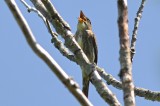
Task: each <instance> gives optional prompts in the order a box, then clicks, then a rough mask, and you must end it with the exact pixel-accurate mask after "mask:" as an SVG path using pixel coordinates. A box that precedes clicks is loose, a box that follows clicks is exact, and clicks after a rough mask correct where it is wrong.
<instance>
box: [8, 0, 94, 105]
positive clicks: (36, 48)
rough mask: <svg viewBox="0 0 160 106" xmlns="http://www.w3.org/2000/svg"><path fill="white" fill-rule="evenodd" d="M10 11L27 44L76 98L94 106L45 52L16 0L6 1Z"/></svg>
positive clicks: (84, 103)
mask: <svg viewBox="0 0 160 106" xmlns="http://www.w3.org/2000/svg"><path fill="white" fill-rule="evenodd" d="M5 1H6V3H7V5H8V7H9V9H10V11H11V12H12V14H13V15H14V18H15V19H16V21H17V23H18V25H19V27H20V28H21V30H22V32H23V34H24V35H25V38H26V40H27V43H28V44H29V46H30V47H31V48H32V50H33V51H34V52H35V53H36V54H37V56H39V57H40V58H41V59H42V60H43V61H44V62H45V63H46V64H47V65H48V66H49V67H50V69H51V70H52V72H54V73H55V74H56V76H57V77H58V78H59V80H60V81H61V82H62V83H63V84H64V85H65V86H66V87H67V88H68V90H69V91H70V92H71V93H72V94H73V95H74V96H75V98H76V99H77V100H78V101H79V103H80V104H82V105H83V106H93V105H92V104H91V102H90V101H89V100H88V99H87V98H86V97H85V95H84V94H83V93H82V91H81V90H80V88H79V86H78V84H77V83H76V82H75V81H74V80H73V79H71V78H70V77H69V76H68V75H67V74H66V73H65V72H64V71H63V70H62V68H61V67H60V66H59V65H58V64H57V63H56V61H55V60H54V59H53V58H52V57H51V56H50V55H49V53H48V52H47V51H45V50H44V49H43V48H42V47H41V46H40V45H39V44H38V43H37V41H36V39H35V37H34V35H33V33H32V31H31V29H30V28H29V26H28V24H27V22H26V20H25V18H24V17H23V15H22V14H21V12H20V10H19V8H18V7H17V5H16V3H15V1H14V0H5Z"/></svg>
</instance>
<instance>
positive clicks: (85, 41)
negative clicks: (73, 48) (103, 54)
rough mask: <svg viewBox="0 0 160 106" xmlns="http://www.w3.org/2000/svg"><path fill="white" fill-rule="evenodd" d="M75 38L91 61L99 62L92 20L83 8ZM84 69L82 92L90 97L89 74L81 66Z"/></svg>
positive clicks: (93, 62)
mask: <svg viewBox="0 0 160 106" xmlns="http://www.w3.org/2000/svg"><path fill="white" fill-rule="evenodd" d="M75 40H76V41H77V43H78V44H79V46H80V47H81V49H82V50H83V52H84V53H85V54H86V56H87V57H88V59H89V61H90V63H92V64H97V60H98V48H97V41H96V36H95V34H94V33H93V31H92V25H91V21H90V20H89V18H88V17H86V16H85V15H84V13H83V12H82V10H81V11H80V16H79V17H78V24H77V31H76V33H75ZM81 69H82V86H83V87H82V92H83V93H84V95H85V96H86V97H88V91H89V79H90V78H89V76H87V74H86V72H85V68H84V67H83V66H81Z"/></svg>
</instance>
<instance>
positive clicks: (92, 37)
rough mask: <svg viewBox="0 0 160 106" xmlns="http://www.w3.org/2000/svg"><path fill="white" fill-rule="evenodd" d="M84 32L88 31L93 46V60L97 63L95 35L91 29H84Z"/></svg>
mask: <svg viewBox="0 0 160 106" xmlns="http://www.w3.org/2000/svg"><path fill="white" fill-rule="evenodd" d="M86 33H88V34H87V35H89V36H88V37H89V39H90V41H91V43H92V45H93V47H94V55H95V59H94V62H95V63H96V64H97V61H98V47H97V41H96V36H95V34H94V33H93V32H92V31H91V30H86Z"/></svg>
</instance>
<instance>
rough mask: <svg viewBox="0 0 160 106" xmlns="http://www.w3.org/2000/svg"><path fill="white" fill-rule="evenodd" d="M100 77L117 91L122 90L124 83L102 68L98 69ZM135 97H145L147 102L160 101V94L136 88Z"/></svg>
mask: <svg viewBox="0 0 160 106" xmlns="http://www.w3.org/2000/svg"><path fill="white" fill-rule="evenodd" d="M96 68H97V71H98V73H99V75H100V76H101V77H102V78H103V79H104V80H105V81H106V82H107V84H108V85H112V86H114V87H115V88H117V89H122V83H121V82H120V81H118V80H117V79H115V78H114V77H113V76H112V75H110V74H108V73H106V71H105V70H104V69H102V68H100V67H98V66H97V67H96ZM134 92H135V95H137V96H140V97H144V98H145V99H147V100H152V101H160V92H158V91H151V90H149V89H145V88H139V87H134Z"/></svg>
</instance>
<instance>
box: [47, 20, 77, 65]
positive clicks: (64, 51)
mask: <svg viewBox="0 0 160 106" xmlns="http://www.w3.org/2000/svg"><path fill="white" fill-rule="evenodd" d="M46 23H47V26H48V30H49V33H50V34H51V36H52V40H51V42H52V43H54V45H55V47H56V48H57V49H58V50H59V51H60V52H61V54H62V55H63V56H65V57H67V58H68V59H69V60H71V61H73V62H76V63H77V61H76V59H75V56H74V55H72V54H71V53H70V52H69V50H68V49H67V48H66V47H65V46H64V44H63V43H62V42H61V41H60V40H58V37H57V36H58V34H57V33H55V32H53V31H52V29H51V26H50V24H49V22H48V20H46Z"/></svg>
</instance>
